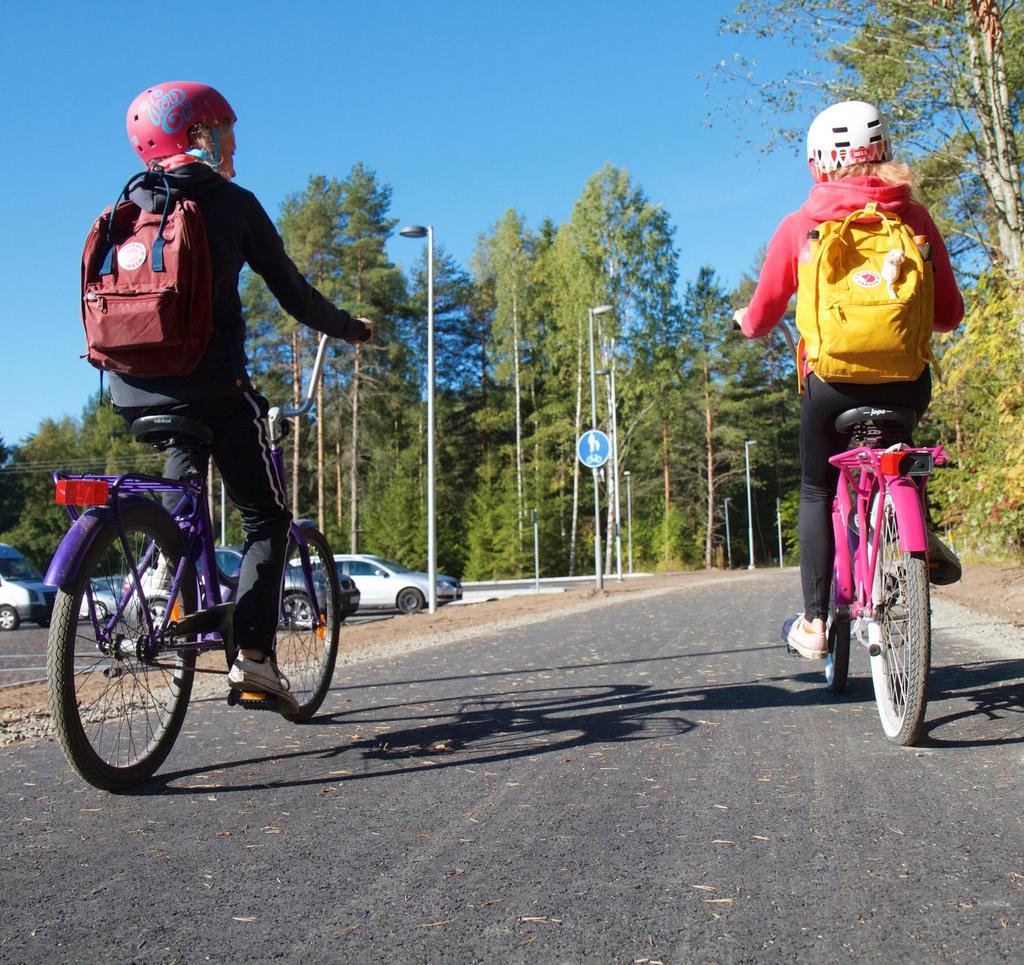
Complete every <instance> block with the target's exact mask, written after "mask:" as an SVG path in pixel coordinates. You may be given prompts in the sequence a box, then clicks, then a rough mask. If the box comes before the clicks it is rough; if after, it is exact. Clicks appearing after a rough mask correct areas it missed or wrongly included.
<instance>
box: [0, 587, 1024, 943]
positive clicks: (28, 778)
mask: <svg viewBox="0 0 1024 965" xmlns="http://www.w3.org/2000/svg"><path fill="white" fill-rule="evenodd" d="M796 596H797V577H796V575H795V574H793V573H786V574H778V575H772V574H766V575H764V576H763V577H761V578H758V579H756V580H745V581H739V582H737V581H733V582H731V583H728V584H722V583H716V584H714V585H709V586H706V587H703V588H690V589H685V590H674V591H672V592H671V593H668V594H665V595H660V596H649V597H646V598H637V597H636V596H631V597H620V598H618V599H614V598H613V599H610V600H609V601H605V602H602V603H601V604H600V605H597V606H594V607H593V608H590V609H587V610H584V611H580V612H577V613H574V614H572V615H570V616H563V617H558V618H555V619H551V620H549V621H546V622H543V623H537V624H533V625H531V626H526V627H521V628H519V629H514V630H506V631H503V632H493V631H492V632H488V633H484V634H482V635H481V636H480V637H479V638H476V639H474V640H471V641H468V642H467V641H463V642H461V643H458V644H453V645H445V646H440V647H435V648H432V649H426V650H420V651H418V652H412V653H407V654H405V655H403V656H400V657H396V658H394V659H391V660H389V661H387V662H379V663H375V664H373V663H366V664H361V665H355V666H352V667H347V668H344V677H342V673H341V672H340V671H339V675H338V678H337V680H336V683H335V687H334V689H333V690H332V692H331V694H330V696H329V697H328V700H327V702H326V703H325V705H324V710H323V712H322V715H321V716H320V717H319V718H318V719H316V720H315V721H314V722H312V723H311V724H308V725H305V726H295V725H291V724H288V723H286V722H284V721H283V720H281V719H280V718H277V717H273V716H271V715H269V714H262V715H261V714H258V713H250V712H246V711H242V710H238V709H235V710H229V709H228V708H227V707H226V706H225V705H224V703H223V702H222V701H219V700H218V701H206V702H200V703H197V704H194V705H193V707H192V708H191V709H190V711H189V717H188V719H187V721H186V725H185V730H184V732H183V735H182V737H181V739H180V740H179V742H178V745H177V747H176V749H175V751H174V753H173V754H172V756H171V758H170V759H169V761H168V762H167V763H166V764H165V765H164V768H163V770H162V772H161V774H160V775H159V776H158V779H157V780H156V781H155V782H154V783H153V784H152V785H151V786H149V787H148V788H146V789H143V790H141V791H137V792H135V793H133V794H125V795H120V796H112V795H108V794H104V793H101V792H98V791H95V790H93V789H92V788H89V787H87V786H84V785H82V784H81V783H80V781H79V780H78V779H77V778H76V777H75V776H73V775H72V774H71V773H70V772H69V771H68V770H67V768H66V766H65V764H64V762H63V759H62V757H61V756H60V752H59V750H58V749H57V748H56V746H55V745H54V744H52V743H43V744H39V745H37V746H34V747H28V746H20V747H13V748H8V749H6V750H4V751H2V752H0V800H2V802H3V814H4V821H3V829H2V841H0V887H2V893H3V896H4V897H3V903H2V905H0V961H3V962H17V961H29V962H43V961H48V962H52V961H83V962H92V961H105V962H112V961H117V962H128V961H132V962H135V961H138V962H171V961H183V962H195V961H205V960H212V961H225V960H242V959H247V960H253V961H270V960H275V959H276V960H283V961H296V962H298V961H302V962H304V963H305V962H340V961H346V962H347V961H353V962H355V961H358V962H378V961H379V962H477V961H483V962H493V961H502V962H504V961H513V962H553V961H558V962H584V961H585V962H626V963H654V962H674V963H678V962H747V961H750V962H753V961H757V962H793V961H799V962H815V963H820V962H832V961H849V960H852V959H855V958H856V959H858V960H860V961H879V962H881V961H885V962H887V963H889V962H914V963H927V962H999V961H1019V960H1020V959H1021V957H1022V948H1024V926H1022V921H1024V824H1022V814H1024V782H1022V780H1021V770H1022V769H1021V757H1022V754H1021V751H1022V742H1024V717H1022V715H1021V711H1022V710H1024V703H1022V697H1021V693H1022V689H1021V688H1022V683H1024V680H1022V676H1024V664H1022V663H1021V657H1022V656H1024V646H1022V645H1021V643H1020V637H1019V635H1018V637H1017V640H1016V642H1012V643H1011V642H1008V641H1007V640H1006V639H1004V638H1001V637H1000V636H999V635H998V634H996V633H991V632H989V633H984V632H981V631H979V628H978V627H977V626H976V625H974V624H972V623H968V622H966V621H965V620H964V619H963V617H962V614H963V612H964V611H957V610H955V609H950V608H949V607H948V606H944V607H941V608H939V607H937V609H936V620H935V623H936V645H935V650H936V653H935V660H934V665H935V670H934V672H933V675H932V694H933V697H932V702H931V704H930V707H929V714H928V720H929V729H928V739H927V741H926V743H925V744H924V745H923V746H921V747H918V748H915V749H904V748H897V747H893V746H891V745H888V744H887V743H886V741H885V740H884V738H883V737H882V735H881V731H880V728H879V725H878V720H877V716H876V714H875V711H874V704H873V701H872V697H871V686H870V677H869V676H868V675H867V658H866V656H865V655H863V654H862V653H856V654H855V655H854V668H853V669H854V673H855V674H856V676H855V677H854V679H853V680H852V682H851V691H850V694H849V696H848V697H846V698H845V699H838V700H837V699H835V698H833V697H831V696H830V695H829V694H828V693H827V692H826V691H825V690H824V688H823V686H822V685H821V677H820V674H819V673H818V672H817V671H816V667H815V666H813V665H811V664H810V663H808V662H804V661H801V660H799V658H795V657H790V656H787V655H786V654H785V652H784V649H783V648H782V646H781V645H780V644H779V643H777V633H778V626H779V624H780V622H781V618H782V617H783V616H784V615H785V614H786V612H787V609H788V607H789V605H790V604H791V602H792V601H793V600H794V599H795V598H796ZM968 640H970V641H971V642H968Z"/></svg>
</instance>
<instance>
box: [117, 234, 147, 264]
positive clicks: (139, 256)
mask: <svg viewBox="0 0 1024 965" xmlns="http://www.w3.org/2000/svg"><path fill="white" fill-rule="evenodd" d="M145 262H146V246H145V245H144V244H142V243H141V242H139V241H132V242H130V243H129V244H127V245H124V246H123V247H121V248H118V250H117V264H118V267H119V268H123V269H124V270H125V271H135V270H136V269H137V268H141V267H142V266H143V265H144V264H145Z"/></svg>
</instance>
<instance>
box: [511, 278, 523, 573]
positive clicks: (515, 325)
mask: <svg viewBox="0 0 1024 965" xmlns="http://www.w3.org/2000/svg"><path fill="white" fill-rule="evenodd" d="M512 369H513V378H514V380H515V395H516V526H517V527H518V532H519V546H518V547H517V548H516V556H519V555H521V554H522V551H523V396H522V389H521V387H520V385H519V299H518V298H517V296H516V294H515V291H513V293H512Z"/></svg>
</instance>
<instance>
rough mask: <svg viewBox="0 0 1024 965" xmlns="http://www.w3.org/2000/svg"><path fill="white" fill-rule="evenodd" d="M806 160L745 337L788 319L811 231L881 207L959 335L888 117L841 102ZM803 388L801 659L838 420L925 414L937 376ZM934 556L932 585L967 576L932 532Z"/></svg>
mask: <svg viewBox="0 0 1024 965" xmlns="http://www.w3.org/2000/svg"><path fill="white" fill-rule="evenodd" d="M807 163H808V166H809V168H810V172H811V176H812V177H813V178H814V181H815V184H814V186H813V187H812V188H811V191H810V194H809V195H808V197H807V200H806V201H805V202H804V203H803V205H802V206H801V207H800V209H799V210H797V211H794V212H793V213H792V214H790V215H788V216H787V217H786V218H784V219H783V221H782V223H781V224H780V225H779V227H778V228H777V229H776V231H775V234H774V235H773V237H772V239H771V241H770V242H769V243H768V250H767V252H766V254H765V260H764V264H763V265H762V267H761V275H760V278H759V279H758V283H757V288H756V290H755V292H754V295H753V298H751V300H750V304H749V305H748V306H747V307H746V308H743V309H740V310H739V311H738V312H736V321H737V322H738V323H739V325H740V327H741V329H742V330H743V334H744V335H746V336H747V337H748V338H759V337H762V336H764V335H767V334H768V333H769V332H770V331H771V330H772V329H773V328H774V327H775V326H776V325H777V324H778V323H779V322H780V321H781V320H782V317H783V315H784V314H785V312H786V309H787V307H788V305H789V300H790V298H791V297H792V296H793V294H794V293H795V291H796V288H797V266H798V263H799V260H800V258H801V254H802V252H804V251H805V246H806V245H807V243H808V241H807V239H808V233H809V232H810V231H812V230H814V229H816V228H817V227H818V226H819V225H820V224H822V223H823V222H826V221H835V220H842V219H843V218H845V217H846V216H847V215H850V214H852V213H854V212H856V211H860V210H861V209H863V208H864V207H865V206H866V205H867V204H868V202H875V204H876V205H877V209H878V210H880V211H888V212H894V213H895V214H897V215H898V216H899V217H900V219H902V221H904V222H905V223H906V224H907V225H909V226H910V227H911V228H913V230H914V234H915V235H924V236H926V237H927V238H928V240H929V242H930V244H931V261H932V266H933V278H934V321H933V328H934V330H935V331H939V332H948V331H952V330H953V329H954V328H956V327H957V325H958V324H959V323H960V320H961V319H962V318H963V314H964V302H963V298H962V297H961V295H960V291H959V289H958V288H957V284H956V279H955V278H954V276H953V269H952V267H951V265H950V261H949V254H948V252H947V251H946V246H945V244H944V243H943V240H942V236H941V235H940V234H939V230H938V228H936V227H935V223H934V222H933V221H932V219H931V216H930V215H929V214H928V211H927V209H926V208H925V207H924V206H923V205H922V204H920V203H919V202H918V201H917V200H916V199H915V187H916V185H915V180H914V175H913V172H912V171H911V169H910V167H909V166H908V165H906V164H902V163H899V162H896V161H894V160H893V159H892V145H891V143H890V140H889V133H888V129H887V126H886V123H885V118H884V117H883V116H882V114H881V113H880V112H879V110H878V108H877V107H875V106H874V105H873V104H868V103H865V102H864V101H844V102H842V103H839V104H833V105H832V106H831V107H829V108H827V109H826V110H824V111H822V112H821V113H820V114H819V115H818V116H817V117H816V118H815V119H814V122H813V123H812V124H811V126H810V129H809V130H808V132H807ZM803 374H804V377H805V387H806V388H805V391H804V394H803V398H802V400H801V409H800V466H801V480H800V521H799V543H800V575H801V581H802V583H803V597H804V610H803V613H801V614H799V615H798V616H797V617H796V618H795V619H793V620H792V621H789V622H787V625H786V628H785V637H786V640H787V642H788V643H789V644H790V646H792V647H793V648H794V649H795V650H796V651H797V652H798V653H800V654H801V655H802V656H804V657H810V658H823V657H825V656H826V655H827V653H828V644H827V641H826V638H825V621H826V618H827V615H828V608H829V595H830V589H831V583H832V561H833V557H834V546H833V533H832V498H833V496H834V494H835V491H836V484H837V481H838V470H837V469H836V468H835V467H834V466H832V465H830V464H829V461H828V460H829V457H830V456H833V455H836V454H837V453H839V452H841V451H843V450H844V449H845V448H846V446H847V442H848V440H847V438H846V437H845V436H843V435H841V434H840V433H839V432H837V431H836V428H835V418H836V416H837V415H839V414H840V413H841V412H843V411H845V410H847V409H852V408H855V407H857V406H860V405H865V404H871V403H874V404H876V405H897V406H909V407H910V408H912V409H914V410H915V411H916V412H917V414H918V417H920V416H922V415H923V414H924V412H925V410H926V409H927V408H928V403H929V401H930V399H931V390H932V383H931V373H930V370H929V368H928V367H927V366H925V368H924V371H923V372H922V373H921V375H920V376H919V377H918V378H916V379H913V380H904V381H887V382H883V383H882V384H874V385H864V384H859V383H855V382H827V381H825V380H823V379H820V378H818V376H817V375H815V373H814V371H813V369H811V368H808V369H806V370H805V371H804V373H803ZM928 550H929V558H930V559H931V560H932V562H933V563H937V564H938V565H937V566H936V567H935V568H934V569H933V571H932V582H934V583H952V582H955V581H956V580H958V579H959V578H960V563H959V561H958V560H957V559H956V557H955V556H954V555H953V554H952V553H951V552H950V551H949V550H948V549H947V548H946V547H945V546H943V544H942V543H941V542H940V541H939V540H938V539H937V538H936V537H935V536H934V534H930V535H929V547H928Z"/></svg>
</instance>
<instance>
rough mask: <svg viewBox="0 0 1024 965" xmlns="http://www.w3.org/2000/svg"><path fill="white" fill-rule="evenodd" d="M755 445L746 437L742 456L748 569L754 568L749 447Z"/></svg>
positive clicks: (752, 440)
mask: <svg viewBox="0 0 1024 965" xmlns="http://www.w3.org/2000/svg"><path fill="white" fill-rule="evenodd" d="M753 445H756V440H754V439H748V440H747V441H746V442H744V443H743V456H744V458H745V459H746V461H747V545H748V546H749V547H750V565H749V566H748V567H747V569H748V570H752V569H753V568H754V509H753V502H752V500H751V498H750V447H751V446H753Z"/></svg>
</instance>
